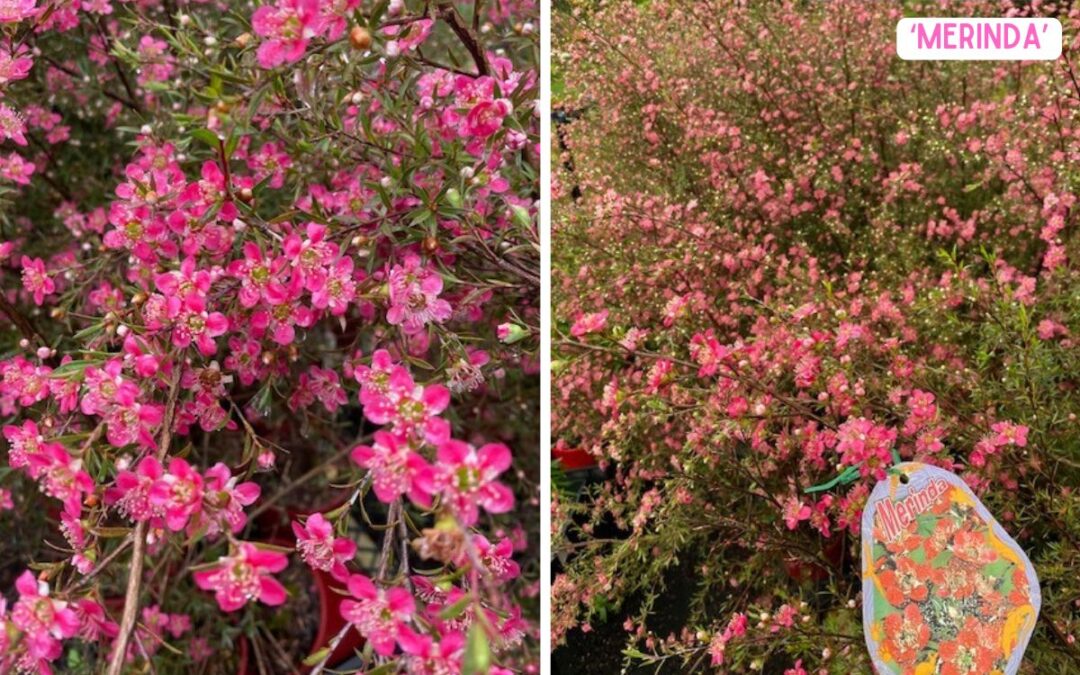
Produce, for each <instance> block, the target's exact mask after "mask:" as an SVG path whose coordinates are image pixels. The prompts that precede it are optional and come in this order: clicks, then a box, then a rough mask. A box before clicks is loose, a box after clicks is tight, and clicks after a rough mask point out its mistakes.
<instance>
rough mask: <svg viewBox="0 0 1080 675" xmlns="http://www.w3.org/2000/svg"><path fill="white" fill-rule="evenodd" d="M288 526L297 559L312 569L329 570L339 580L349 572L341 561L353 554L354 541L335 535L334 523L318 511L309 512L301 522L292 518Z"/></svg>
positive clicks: (346, 559) (347, 559)
mask: <svg viewBox="0 0 1080 675" xmlns="http://www.w3.org/2000/svg"><path fill="white" fill-rule="evenodd" d="M292 529H293V534H295V535H296V550H297V551H299V552H300V559H301V560H303V561H304V562H305V563H307V564H308V565H309V566H310V567H311V568H313V569H317V570H322V571H324V572H330V573H331V574H332V575H333V576H334V578H335V579H337V580H339V581H344V580H345V578H346V577H347V576H348V575H349V571H348V570H347V569H346V568H345V563H347V562H349V561H350V560H352V558H353V556H354V555H356V544H355V543H353V542H352V541H351V540H349V539H346V538H345V537H335V536H334V526H333V525H332V524H330V521H328V520H327V519H326V518H324V517H323V514H321V513H314V514H312V515H311V516H309V517H308V519H307V522H305V523H304V524H303V525H301V524H300V523H298V522H296V521H293V524H292Z"/></svg>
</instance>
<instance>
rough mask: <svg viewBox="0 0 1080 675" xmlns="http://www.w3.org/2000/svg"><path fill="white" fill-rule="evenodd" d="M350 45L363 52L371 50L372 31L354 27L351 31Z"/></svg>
mask: <svg viewBox="0 0 1080 675" xmlns="http://www.w3.org/2000/svg"><path fill="white" fill-rule="evenodd" d="M349 44H351V45H352V47H353V49H356V50H358V51H362V52H363V51H367V50H369V49H371V31H369V30H368V29H367V28H364V27H363V26H353V27H352V30H350V31H349Z"/></svg>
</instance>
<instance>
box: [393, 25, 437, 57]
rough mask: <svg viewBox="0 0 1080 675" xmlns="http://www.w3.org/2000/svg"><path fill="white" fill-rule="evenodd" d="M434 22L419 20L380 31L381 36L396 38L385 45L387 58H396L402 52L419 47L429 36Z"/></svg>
mask: <svg viewBox="0 0 1080 675" xmlns="http://www.w3.org/2000/svg"><path fill="white" fill-rule="evenodd" d="M434 25H435V22H434V21H432V20H431V19H420V20H418V21H413V22H411V23H409V24H407V25H405V26H387V27H385V28H383V29H382V33H383V35H386V36H388V37H396V38H397V39H395V40H389V41H388V42H387V43H386V54H387V56H397V55H399V54H401V53H402V52H406V51H409V50H411V49H415V48H416V47H419V46H420V45H421V44H423V43H424V41H425V40H427V38H428V36H429V35H431V29H432V27H433V26H434Z"/></svg>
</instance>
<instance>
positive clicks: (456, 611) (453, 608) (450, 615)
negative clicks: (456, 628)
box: [439, 595, 472, 621]
mask: <svg viewBox="0 0 1080 675" xmlns="http://www.w3.org/2000/svg"><path fill="white" fill-rule="evenodd" d="M470 602H472V596H471V595H466V596H465V597H463V598H461V599H460V600H458V601H457V602H455V603H454V604H452V605H450V606H449V607H446V608H445V609H443V611H441V612H439V618H440V619H443V620H445V621H449V620H451V619H456V618H457V617H459V616H461V615H462V614H464V613H465V610H466V609H467V608H468V606H469V603H470Z"/></svg>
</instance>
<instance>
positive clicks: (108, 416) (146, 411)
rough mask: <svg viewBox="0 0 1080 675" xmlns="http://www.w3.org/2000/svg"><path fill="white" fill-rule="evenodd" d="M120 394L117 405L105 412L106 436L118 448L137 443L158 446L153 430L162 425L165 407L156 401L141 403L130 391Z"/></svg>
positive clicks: (145, 445) (148, 446) (147, 446)
mask: <svg viewBox="0 0 1080 675" xmlns="http://www.w3.org/2000/svg"><path fill="white" fill-rule="evenodd" d="M123 394H124V395H122V396H119V397H118V400H117V405H115V406H113V407H112V408H110V409H109V411H108V412H107V413H105V422H106V423H107V424H108V427H107V430H106V433H105V437H106V438H107V439H108V440H109V443H110V444H111V445H113V446H115V447H117V448H122V447H124V446H125V445H129V444H131V443H135V442H136V441H137V442H138V443H139V445H141V446H142V447H144V448H156V447H157V442H155V441H154V435H153V432H154V431H156V430H157V428H158V427H160V426H161V420H162V418H163V417H164V414H165V413H164V407H163V406H161V405H158V404H156V403H139V402H138V401H136V400H134V397H133V396H131V395H129V393H128V392H123Z"/></svg>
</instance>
